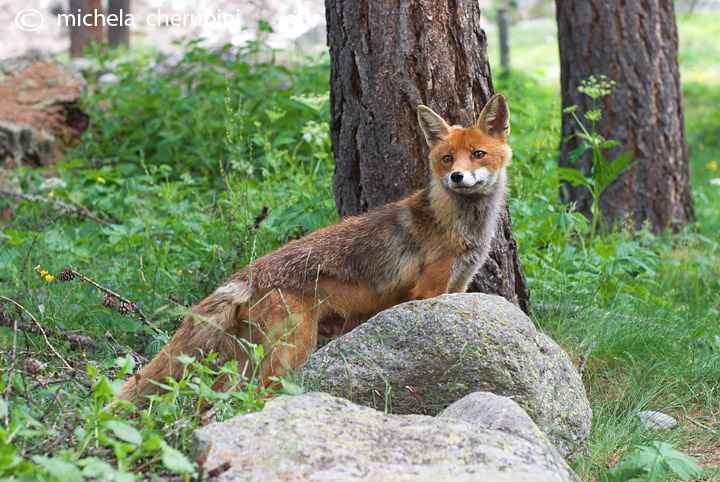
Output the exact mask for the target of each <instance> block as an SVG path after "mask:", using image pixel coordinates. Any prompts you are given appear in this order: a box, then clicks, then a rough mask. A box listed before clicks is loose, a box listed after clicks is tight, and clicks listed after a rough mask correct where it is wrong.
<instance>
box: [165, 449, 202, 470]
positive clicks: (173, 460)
mask: <svg viewBox="0 0 720 482" xmlns="http://www.w3.org/2000/svg"><path fill="white" fill-rule="evenodd" d="M162 461H163V465H165V468H167V469H168V470H171V471H173V472H175V473H176V474H189V473H191V472H193V471H194V470H195V467H194V466H193V464H192V462H190V460H188V458H187V457H186V456H185V454H183V453H182V452H180V451H179V450H176V449H174V448H172V447H171V446H169V445H168V444H167V443H165V442H163V444H162Z"/></svg>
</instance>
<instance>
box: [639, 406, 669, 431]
mask: <svg viewBox="0 0 720 482" xmlns="http://www.w3.org/2000/svg"><path fill="white" fill-rule="evenodd" d="M637 417H638V418H639V419H640V421H641V422H642V424H643V426H644V427H645V428H646V429H648V430H667V429H671V428H673V427H674V426H675V425H677V420H675V419H674V418H672V417H671V416H670V415H666V414H664V413H661V412H654V411H652V410H645V411H643V412H638V414H637Z"/></svg>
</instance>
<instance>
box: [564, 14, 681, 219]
mask: <svg viewBox="0 0 720 482" xmlns="http://www.w3.org/2000/svg"><path fill="white" fill-rule="evenodd" d="M557 23H558V38H559V44H560V77H561V84H562V105H563V108H565V107H568V106H571V105H577V106H579V109H578V110H579V112H581V113H584V112H587V111H588V110H590V109H591V108H592V100H591V99H590V98H589V97H588V96H586V95H584V94H580V93H578V91H577V88H578V86H579V85H580V81H581V80H583V79H586V78H587V77H589V76H590V75H594V76H595V77H598V76H600V75H607V77H608V78H609V79H612V80H614V81H615V82H616V84H615V86H614V87H613V90H612V94H611V95H610V96H606V97H603V98H601V102H600V108H601V109H602V111H603V118H602V120H601V121H600V122H599V124H598V133H599V134H601V135H602V136H603V137H605V138H606V139H614V140H617V141H619V142H620V145H619V146H616V147H613V148H611V149H609V150H608V151H606V152H605V158H606V159H607V160H608V161H612V160H613V159H615V157H617V156H618V155H620V154H623V153H625V152H633V153H634V156H633V162H634V164H633V165H632V167H631V168H630V169H629V170H628V171H626V172H625V173H624V174H622V175H621V176H620V177H618V178H617V179H616V180H615V181H613V182H612V183H611V184H610V185H609V186H608V187H607V188H606V190H605V192H603V194H602V196H601V197H600V209H601V211H602V212H603V214H604V216H605V219H606V220H607V221H608V222H613V221H618V220H621V219H623V218H624V217H629V219H630V220H631V221H632V222H633V223H634V225H635V226H638V227H639V226H641V225H642V224H643V222H645V221H649V222H650V226H651V228H652V230H653V231H655V232H659V231H662V230H663V229H664V228H665V227H667V226H668V225H670V226H671V227H673V229H677V227H679V226H680V225H682V224H686V223H688V222H691V221H693V220H694V219H695V213H694V207H693V205H694V203H693V198H692V193H691V191H690V175H689V171H688V155H687V144H686V141H685V121H684V117H683V107H682V93H681V89H680V75H679V72H678V50H677V47H678V38H677V29H676V26H675V14H674V12H673V2H672V1H670V0H639V1H636V2H621V1H618V0H612V1H606V0H581V1H578V0H557ZM581 118H582V117H581ZM578 130H579V128H578V127H577V125H576V124H575V123H574V121H573V120H572V119H571V117H570V116H568V115H564V116H563V120H562V136H563V139H565V138H566V137H567V136H569V135H571V134H577V133H578ZM579 142H580V139H578V138H577V137H575V138H573V139H571V140H568V141H562V142H561V150H562V154H561V158H560V165H561V166H569V165H570V162H569V159H568V153H569V152H570V151H572V150H573V149H575V148H577V147H578V145H579ZM591 166H592V154H591V152H590V151H586V152H585V153H584V155H583V156H582V157H581V158H580V159H578V161H577V162H576V164H575V167H577V168H578V169H580V170H581V171H582V172H584V173H585V174H586V175H589V173H590V168H591ZM561 198H562V200H563V201H564V202H571V201H575V202H577V208H578V210H579V211H580V212H582V213H583V214H585V215H586V216H588V217H589V216H590V206H591V204H592V197H591V196H590V192H589V191H588V190H587V189H586V188H584V187H582V186H581V187H578V188H572V187H570V186H569V185H565V186H563V190H562V192H561Z"/></svg>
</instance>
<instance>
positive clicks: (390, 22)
mask: <svg viewBox="0 0 720 482" xmlns="http://www.w3.org/2000/svg"><path fill="white" fill-rule="evenodd" d="M325 6H326V16H327V24H328V44H329V46H330V58H331V73H330V103H331V114H332V120H331V124H330V135H331V139H332V148H333V154H334V155H335V176H334V178H333V191H334V194H335V201H336V204H337V209H338V213H339V214H340V216H346V215H351V214H356V213H359V212H362V211H366V210H368V209H372V208H375V207H377V206H380V205H382V204H385V203H388V202H392V201H395V200H398V199H401V198H403V197H405V196H407V195H409V194H410V193H412V192H413V191H415V190H417V189H418V188H420V187H422V186H424V185H425V183H426V181H427V171H428V169H427V155H428V151H427V147H426V145H425V141H424V140H423V137H422V134H421V132H420V127H419V126H418V123H417V115H416V111H417V106H418V105H419V104H425V105H427V106H429V107H431V108H432V109H433V110H435V112H437V113H438V114H440V115H441V116H443V117H444V118H445V119H447V120H448V121H450V122H451V123H454V124H461V125H465V126H468V125H472V124H474V123H475V120H476V116H477V115H478V114H479V112H480V110H481V109H482V107H483V105H484V104H485V102H487V100H488V99H489V98H490V96H491V95H492V94H493V87H492V80H491V77H490V67H489V64H488V60H487V52H486V39H485V33H484V32H483V31H482V29H481V28H480V11H479V7H478V3H477V0H457V1H455V2H443V1H440V0H418V1H410V0H326V3H325ZM471 289H475V290H477V291H483V292H487V293H494V294H499V295H501V296H504V297H505V298H507V299H508V300H510V301H512V302H513V303H515V304H518V305H519V306H520V307H521V308H522V309H523V310H525V311H528V310H529V291H528V288H527V284H526V282H525V276H524V273H523V270H522V267H521V266H520V262H519V260H518V256H517V244H516V242H515V239H514V238H513V236H512V228H511V224H510V215H509V213H508V212H507V209H506V210H505V213H504V216H503V218H502V222H501V224H500V226H498V232H497V236H496V239H495V242H494V243H493V247H492V251H491V255H490V258H489V259H488V261H487V263H486V264H485V266H484V267H483V268H482V269H481V271H480V273H479V275H478V276H477V277H476V279H475V280H474V282H473V284H472V286H471Z"/></svg>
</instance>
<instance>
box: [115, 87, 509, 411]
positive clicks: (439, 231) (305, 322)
mask: <svg viewBox="0 0 720 482" xmlns="http://www.w3.org/2000/svg"><path fill="white" fill-rule="evenodd" d="M418 118H419V120H420V125H421V128H422V130H423V133H424V134H425V137H426V140H427V141H428V144H429V145H430V148H431V150H430V168H431V172H432V176H431V183H430V185H429V186H428V187H427V188H425V189H422V190H420V191H418V192H416V193H415V194H413V195H412V196H410V197H408V198H407V199H404V200H402V201H399V202H396V203H392V204H389V205H387V206H383V207H380V208H378V209H375V210H374V211H371V212H369V213H365V214H363V215H360V216H355V217H350V218H347V219H344V220H343V221H341V222H340V223H338V224H336V225H333V226H329V227H327V228H324V229H321V230H319V231H316V232H314V233H311V234H309V235H307V236H305V237H304V238H301V239H299V240H297V241H293V242H291V243H289V244H286V245H285V246H282V247H281V248H279V249H277V250H275V251H273V252H271V253H268V254H266V255H265V256H263V257H261V258H259V259H258V260H256V261H254V262H253V263H252V264H251V265H250V266H247V267H246V268H244V269H243V270H241V271H240V272H238V273H236V274H235V275H233V276H232V277H231V278H230V279H229V280H227V281H226V282H225V283H224V284H223V285H222V286H220V287H219V288H218V289H217V290H216V291H215V292H214V293H212V294H211V295H210V296H208V297H207V298H205V299H204V300H203V301H202V302H200V303H199V304H197V305H196V306H194V307H193V308H192V310H191V311H192V313H193V314H192V315H190V316H188V317H186V319H185V320H184V322H183V324H182V326H181V327H180V329H179V330H178V332H177V333H176V334H175V336H174V337H173V338H172V339H171V340H170V342H169V343H168V344H167V346H166V347H165V348H164V349H163V350H162V352H161V353H160V354H158V355H157V356H156V357H155V358H153V360H152V361H151V362H150V364H148V365H147V366H146V367H144V368H143V369H142V370H141V371H140V372H139V373H138V374H137V375H136V376H135V377H133V378H130V379H129V380H128V381H127V382H126V383H125V386H124V387H123V388H122V391H121V393H120V395H119V397H120V398H123V399H133V398H137V397H138V396H142V395H147V394H149V393H153V392H155V391H157V387H156V385H154V384H153V383H152V381H153V380H157V381H162V380H164V379H165V377H167V376H170V377H175V378H177V377H179V376H180V375H181V374H182V365H181V364H180V363H179V362H178V361H177V359H176V357H177V356H178V355H180V354H189V355H195V356H197V355H201V354H207V353H209V352H210V351H212V350H214V351H217V352H218V353H219V357H218V362H220V363H222V362H224V361H227V360H232V359H236V360H238V362H239V366H240V368H241V369H242V368H243V367H248V370H252V369H257V372H256V373H259V375H260V385H261V386H265V387H269V388H273V387H274V383H276V382H273V381H272V380H271V378H275V377H282V376H284V375H285V374H287V373H288V372H289V371H292V370H297V369H298V368H299V367H301V366H302V365H303V364H304V363H305V362H306V361H307V358H308V357H309V355H310V353H311V352H312V350H313V349H314V347H315V345H316V344H317V341H318V339H321V338H325V337H328V336H336V335H340V334H343V333H346V332H348V331H350V330H352V329H353V328H355V327H356V326H358V325H360V324H362V323H363V322H365V321H366V320H367V319H368V318H370V317H371V316H373V315H375V314H377V313H378V312H380V311H382V310H384V309H387V308H389V307H391V306H393V305H396V304H398V303H402V302H404V301H408V300H413V299H425V298H430V297H434V296H437V295H440V294H442V293H446V292H448V291H451V292H459V291H465V289H466V288H467V285H468V283H469V281H470V279H471V277H472V275H473V274H474V273H475V271H476V270H477V269H478V268H479V267H480V265H481V264H482V263H483V262H484V260H485V258H486V257H487V253H488V250H489V247H490V242H491V240H492V237H493V235H494V232H495V228H496V224H497V217H498V211H499V209H500V207H501V206H502V205H503V203H504V196H505V167H506V166H507V164H508V162H509V160H510V157H511V150H510V148H509V147H508V145H507V144H506V139H507V135H508V133H509V128H510V127H509V113H508V111H507V104H506V102H505V98H504V97H502V95H499V94H498V95H496V96H494V97H493V98H492V99H491V100H490V101H489V102H488V104H487V105H486V106H485V108H484V109H483V112H482V113H481V114H480V117H479V118H478V123H477V124H476V125H475V126H472V127H468V128H461V127H457V126H453V127H450V126H448V125H447V124H446V123H445V121H443V120H442V119H441V118H440V117H439V116H438V115H437V114H435V113H434V112H432V111H431V110H430V109H428V108H426V107H424V106H421V107H420V108H419V109H418ZM478 150H481V151H482V152H483V153H484V155H483V156H482V158H481V159H480V158H477V155H475V154H473V153H477V152H478ZM446 156H451V157H452V162H448V158H447V157H446ZM483 168H486V169H483ZM478 169H480V170H481V171H482V172H481V174H478V175H479V176H480V175H482V176H486V177H487V178H488V179H489V180H488V182H487V184H488V185H487V186H483V190H481V191H477V192H475V191H473V192H464V191H462V189H454V186H452V185H451V182H450V181H448V176H449V175H450V173H453V172H456V173H457V172H461V173H462V172H464V173H466V174H467V175H468V176H472V175H473V172H474V171H476V170H478ZM485 171H488V172H489V173H491V174H488V172H485ZM478 172H480V171H478ZM488 176H492V178H490V177H488ZM483 179H485V178H483ZM482 182H484V181H482ZM448 183H450V185H449V184H448ZM244 341H249V342H252V343H255V344H262V345H263V347H264V349H265V350H264V351H265V357H264V359H263V360H261V361H260V366H258V367H253V366H252V359H251V357H250V356H248V353H247V352H246V350H247V347H246V346H245V343H244ZM248 373H252V372H250V371H248ZM218 384H223V382H222V381H221V382H218ZM223 386H224V387H225V388H230V387H227V386H225V385H223ZM139 402H141V401H140V400H139Z"/></svg>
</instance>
